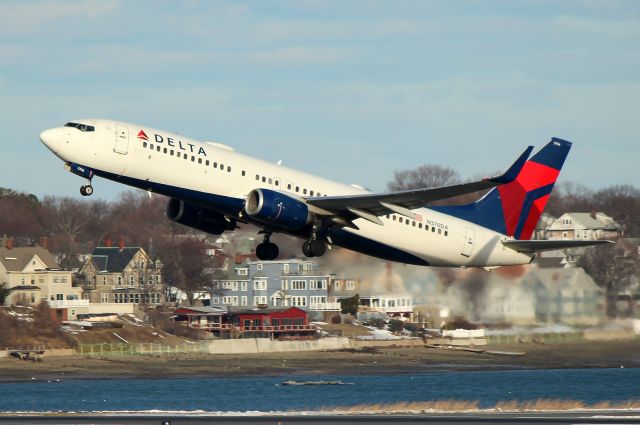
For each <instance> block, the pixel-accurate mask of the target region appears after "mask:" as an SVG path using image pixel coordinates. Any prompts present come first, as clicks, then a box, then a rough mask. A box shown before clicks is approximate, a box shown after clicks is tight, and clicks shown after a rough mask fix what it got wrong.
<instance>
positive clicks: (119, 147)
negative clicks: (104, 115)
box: [113, 125, 129, 155]
mask: <svg viewBox="0 0 640 425" xmlns="http://www.w3.org/2000/svg"><path fill="white" fill-rule="evenodd" d="M115 136H116V145H115V147H114V148H113V150H114V152H117V153H120V154H123V155H126V154H127V149H129V129H128V128H127V127H126V126H124V125H117V126H116V134H115Z"/></svg>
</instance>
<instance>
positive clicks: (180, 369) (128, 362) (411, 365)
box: [0, 338, 640, 382]
mask: <svg viewBox="0 0 640 425" xmlns="http://www.w3.org/2000/svg"><path fill="white" fill-rule="evenodd" d="M488 348H489V349H491V350H501V351H519V352H525V353H526V354H525V355H524V356H522V357H504V356H495V355H488V354H476V353H469V352H459V351H443V350H435V349H430V348H425V347H422V346H417V347H384V348H375V349H370V350H343V351H316V352H292V353H274V354H245V355H206V354H192V355H169V356H123V357H120V356H112V357H104V358H87V357H81V356H68V357H48V358H45V359H44V360H43V361H42V362H39V363H33V362H25V361H22V360H18V359H11V358H9V359H0V382H12V381H30V380H33V379H34V378H35V380H43V379H96V378H98V379H100V378H104V379H118V378H134V377H147V378H149V377H153V378H169V377H186V376H256V375H283V376H286V375H294V376H295V375H332V374H338V375H340V374H360V373H363V374H374V373H396V374H398V373H419V372H427V371H451V370H501V369H545V368H593V367H598V368H604V367H640V339H637V338H636V339H634V340H627V341H610V342H598V343H594V342H586V341H584V342H575V343H561V344H553V345H551V344H550V345H538V344H517V345H491V346H490V347H488Z"/></svg>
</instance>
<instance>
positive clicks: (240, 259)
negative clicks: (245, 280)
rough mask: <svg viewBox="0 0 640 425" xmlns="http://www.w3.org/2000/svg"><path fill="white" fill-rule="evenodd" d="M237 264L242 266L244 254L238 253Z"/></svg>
mask: <svg viewBox="0 0 640 425" xmlns="http://www.w3.org/2000/svg"><path fill="white" fill-rule="evenodd" d="M236 264H242V254H240V253H239V252H236Z"/></svg>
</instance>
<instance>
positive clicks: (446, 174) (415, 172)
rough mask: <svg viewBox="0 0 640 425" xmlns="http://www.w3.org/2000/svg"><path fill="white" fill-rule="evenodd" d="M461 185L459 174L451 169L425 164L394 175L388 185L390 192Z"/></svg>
mask: <svg viewBox="0 0 640 425" xmlns="http://www.w3.org/2000/svg"><path fill="white" fill-rule="evenodd" d="M457 183H460V175H459V174H458V172H457V171H456V170H454V169H452V168H449V167H443V166H440V165H433V164H425V165H421V166H419V167H418V168H414V169H410V170H401V171H396V172H395V173H393V180H392V181H390V182H389V183H387V187H388V189H389V190H390V191H398V190H410V189H421V188H425V187H438V186H445V185H451V184H457Z"/></svg>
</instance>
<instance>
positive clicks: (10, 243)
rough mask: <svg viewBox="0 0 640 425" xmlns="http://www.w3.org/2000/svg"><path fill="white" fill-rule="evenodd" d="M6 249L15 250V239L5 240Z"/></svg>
mask: <svg viewBox="0 0 640 425" xmlns="http://www.w3.org/2000/svg"><path fill="white" fill-rule="evenodd" d="M5 247H6V248H7V249H13V239H11V238H7V239H5Z"/></svg>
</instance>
